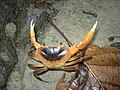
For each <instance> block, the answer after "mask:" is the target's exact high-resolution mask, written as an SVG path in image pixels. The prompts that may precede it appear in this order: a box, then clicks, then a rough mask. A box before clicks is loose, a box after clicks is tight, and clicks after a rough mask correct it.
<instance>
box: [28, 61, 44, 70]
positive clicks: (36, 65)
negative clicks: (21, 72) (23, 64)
mask: <svg viewBox="0 0 120 90" xmlns="http://www.w3.org/2000/svg"><path fill="white" fill-rule="evenodd" d="M28 67H29V68H31V69H34V70H36V69H38V68H43V67H44V65H43V64H42V63H41V64H28Z"/></svg>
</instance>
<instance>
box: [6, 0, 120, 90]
mask: <svg viewBox="0 0 120 90" xmlns="http://www.w3.org/2000/svg"><path fill="white" fill-rule="evenodd" d="M84 11H85V12H92V14H87V13H84ZM93 13H94V14H93ZM96 15H97V16H96ZM119 15H120V1H119V0H109V1H108V0H87V1H85V0H69V1H68V2H66V3H65V4H64V6H63V7H62V8H60V11H59V13H58V14H57V16H56V17H55V20H54V23H55V24H56V25H57V26H58V27H59V28H60V30H61V31H62V32H64V34H65V35H66V36H67V37H68V39H70V41H72V42H73V43H75V44H76V43H78V42H79V41H81V40H82V39H83V37H84V36H85V34H86V33H87V32H88V31H89V30H90V29H91V28H92V26H93V24H94V23H95V21H98V26H97V28H96V33H95V36H94V39H93V40H92V42H91V43H94V44H96V45H99V46H108V45H110V44H111V43H112V42H110V41H109V40H108V39H107V38H109V37H110V36H119V35H120V16H119ZM34 21H37V20H36V19H35V20H34ZM37 24H38V23H37ZM46 31H47V32H46V33H45V34H44V38H42V42H45V43H46V45H53V44H55V45H59V43H60V42H62V43H63V44H64V45H66V46H67V43H66V42H65V41H64V39H63V38H62V37H61V35H60V34H59V33H58V32H57V31H56V30H55V29H54V28H53V27H51V26H50V25H49V26H48V27H47V28H46ZM28 33H29V32H28ZM39 39H41V38H39ZM116 41H119V38H116V39H115V41H114V42H116ZM28 49H29V45H28V47H27V49H26V50H28ZM21 54H23V53H21ZM24 55H25V57H24V58H21V60H22V59H23V61H22V63H21V62H19V63H18V64H17V66H16V68H15V69H14V71H13V72H12V74H11V77H10V78H9V81H8V84H7V85H8V86H7V89H8V90H55V85H56V83H57V81H58V80H59V79H60V78H61V76H62V74H63V72H61V71H48V72H47V73H45V74H44V75H42V76H41V77H42V78H43V79H45V80H48V81H49V82H50V83H44V82H41V81H39V80H37V79H35V78H34V77H33V75H32V72H33V70H31V69H29V68H28V67H27V63H36V62H35V61H33V60H32V59H30V58H29V57H28V56H27V52H25V53H24ZM21 67H22V68H21ZM67 74H68V73H67ZM68 76H70V75H68ZM68 78H69V77H68Z"/></svg>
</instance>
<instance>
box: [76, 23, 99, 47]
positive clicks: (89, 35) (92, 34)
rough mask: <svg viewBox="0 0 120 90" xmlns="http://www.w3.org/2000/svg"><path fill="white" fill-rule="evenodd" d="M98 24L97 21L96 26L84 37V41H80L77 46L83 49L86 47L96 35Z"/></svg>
mask: <svg viewBox="0 0 120 90" xmlns="http://www.w3.org/2000/svg"><path fill="white" fill-rule="evenodd" d="M96 26H97V21H96V23H95V24H94V26H93V27H92V29H91V30H90V31H89V32H88V33H87V34H86V36H85V37H84V39H83V41H82V42H80V43H79V44H78V45H77V48H79V49H83V48H85V47H86V45H87V44H88V43H89V42H90V41H91V40H92V38H93V36H94V32H95V29H96Z"/></svg>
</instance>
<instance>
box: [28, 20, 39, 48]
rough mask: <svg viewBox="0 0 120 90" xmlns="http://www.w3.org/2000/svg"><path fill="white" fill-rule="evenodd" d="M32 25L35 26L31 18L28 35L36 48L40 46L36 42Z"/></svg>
mask: <svg viewBox="0 0 120 90" xmlns="http://www.w3.org/2000/svg"><path fill="white" fill-rule="evenodd" d="M34 26H35V23H33V19H32V20H31V23H30V37H31V42H32V44H33V45H34V46H35V48H36V49H38V48H40V47H41V45H40V44H39V43H38V42H36V39H35V32H34Z"/></svg>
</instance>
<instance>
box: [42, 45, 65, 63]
mask: <svg viewBox="0 0 120 90" xmlns="http://www.w3.org/2000/svg"><path fill="white" fill-rule="evenodd" d="M40 53H41V55H42V56H43V57H44V58H45V59H46V60H49V61H56V60H60V59H61V58H62V57H64V56H65V55H66V53H67V49H66V48H62V47H47V48H44V49H43V50H41V52H40Z"/></svg>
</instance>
